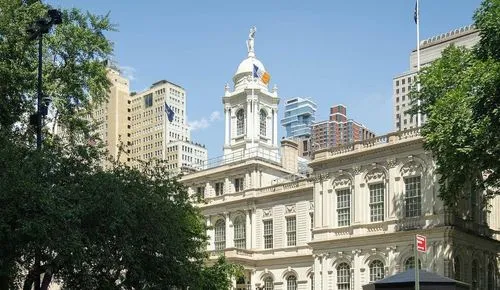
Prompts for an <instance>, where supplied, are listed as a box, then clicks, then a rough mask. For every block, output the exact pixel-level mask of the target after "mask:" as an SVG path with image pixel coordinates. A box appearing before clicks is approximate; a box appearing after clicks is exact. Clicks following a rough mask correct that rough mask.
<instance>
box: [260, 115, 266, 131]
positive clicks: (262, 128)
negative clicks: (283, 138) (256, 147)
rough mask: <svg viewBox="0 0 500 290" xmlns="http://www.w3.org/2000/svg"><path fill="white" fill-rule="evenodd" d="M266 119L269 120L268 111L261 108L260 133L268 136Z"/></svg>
mask: <svg viewBox="0 0 500 290" xmlns="http://www.w3.org/2000/svg"><path fill="white" fill-rule="evenodd" d="M266 121H267V113H266V111H265V110H260V135H261V136H266V135H267V127H266Z"/></svg>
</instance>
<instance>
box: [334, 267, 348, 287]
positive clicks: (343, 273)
mask: <svg viewBox="0 0 500 290" xmlns="http://www.w3.org/2000/svg"><path fill="white" fill-rule="evenodd" d="M337 289H339V290H349V289H351V267H349V265H348V264H347V263H342V264H340V265H338V266H337Z"/></svg>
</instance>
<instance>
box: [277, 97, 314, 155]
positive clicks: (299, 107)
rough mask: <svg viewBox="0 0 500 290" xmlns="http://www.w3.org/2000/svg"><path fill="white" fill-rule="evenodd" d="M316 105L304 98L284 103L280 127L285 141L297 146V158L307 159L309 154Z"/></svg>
mask: <svg viewBox="0 0 500 290" xmlns="http://www.w3.org/2000/svg"><path fill="white" fill-rule="evenodd" d="M316 108H317V106H316V103H314V102H313V101H311V100H309V99H305V98H292V99H289V100H287V101H286V103H285V114H284V117H283V119H281V125H282V126H283V127H285V132H286V134H285V136H286V138H287V139H291V140H294V141H295V142H297V144H298V150H299V151H298V154H299V157H303V158H306V159H308V158H309V155H310V153H311V149H312V148H311V125H312V123H313V122H314V121H315V119H316Z"/></svg>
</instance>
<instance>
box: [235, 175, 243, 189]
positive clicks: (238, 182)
mask: <svg viewBox="0 0 500 290" xmlns="http://www.w3.org/2000/svg"><path fill="white" fill-rule="evenodd" d="M243 189H244V188H243V178H235V179H234V191H235V192H239V191H243Z"/></svg>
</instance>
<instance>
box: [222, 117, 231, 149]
mask: <svg viewBox="0 0 500 290" xmlns="http://www.w3.org/2000/svg"><path fill="white" fill-rule="evenodd" d="M230 114H231V111H230V110H229V108H224V120H225V135H224V137H225V138H224V146H229V143H230V140H231V133H230V132H229V120H230V118H231V116H230Z"/></svg>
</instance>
